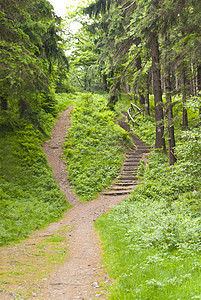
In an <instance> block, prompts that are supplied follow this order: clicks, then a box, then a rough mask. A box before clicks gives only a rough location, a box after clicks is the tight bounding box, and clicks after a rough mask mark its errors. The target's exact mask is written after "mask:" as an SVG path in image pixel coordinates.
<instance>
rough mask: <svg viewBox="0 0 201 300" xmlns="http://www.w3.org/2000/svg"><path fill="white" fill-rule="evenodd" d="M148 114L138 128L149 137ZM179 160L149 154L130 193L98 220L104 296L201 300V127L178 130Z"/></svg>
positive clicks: (109, 297) (157, 154)
mask: <svg viewBox="0 0 201 300" xmlns="http://www.w3.org/2000/svg"><path fill="white" fill-rule="evenodd" d="M151 122H152V120H151V118H148V119H147V120H146V122H145V124H144V125H143V126H144V127H143V126H141V127H140V128H138V129H137V130H135V132H136V131H140V130H141V135H142V136H143V135H144V134H145V136H146V138H147V140H148V141H149V142H151V141H152V140H153V139H152V136H154V126H153V125H151V126H150V124H151ZM176 136H177V137H179V141H178V140H177V148H176V154H177V157H178V162H177V163H176V164H175V165H174V166H172V167H170V166H169V164H168V159H167V157H166V156H165V155H163V154H160V153H152V154H151V155H150V156H149V162H148V164H147V165H146V167H145V169H144V170H143V172H140V176H141V177H142V176H143V181H142V182H141V184H139V185H138V186H137V187H136V188H135V190H134V191H133V193H132V194H131V196H130V197H129V198H127V199H126V200H125V201H124V202H122V203H121V204H120V205H118V206H117V207H116V208H115V209H114V210H113V211H112V212H111V213H109V214H107V215H105V216H103V217H101V218H100V219H99V220H98V221H97V222H96V224H95V225H96V227H97V228H98V229H99V230H100V235H101V237H102V240H103V245H104V250H105V261H106V264H107V267H108V271H109V275H110V276H111V277H112V278H115V280H116V283H115V284H113V285H111V286H110V287H108V289H109V292H110V293H109V296H108V299H115V300H116V299H126V300H130V299H142V300H145V299H146V300H148V299H175V300H176V299H182V300H183V299H186V300H187V299H201V286H200V281H201V260H200V253H201V231H200V228H201V202H200V200H201V180H200V174H201V158H200V153H201V129H200V128H194V129H191V130H186V131H177V132H176Z"/></svg>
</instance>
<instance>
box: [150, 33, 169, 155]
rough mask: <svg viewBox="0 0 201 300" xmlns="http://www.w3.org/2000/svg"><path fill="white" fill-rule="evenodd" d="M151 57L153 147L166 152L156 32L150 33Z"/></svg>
mask: <svg viewBox="0 0 201 300" xmlns="http://www.w3.org/2000/svg"><path fill="white" fill-rule="evenodd" d="M150 42H151V57H152V77H153V94H154V103H155V120H156V142H155V147H156V148H157V149H162V150H163V152H166V146H165V138H164V116H163V107H162V89H161V75H160V59H159V45H158V36H157V33H156V32H151V36H150Z"/></svg>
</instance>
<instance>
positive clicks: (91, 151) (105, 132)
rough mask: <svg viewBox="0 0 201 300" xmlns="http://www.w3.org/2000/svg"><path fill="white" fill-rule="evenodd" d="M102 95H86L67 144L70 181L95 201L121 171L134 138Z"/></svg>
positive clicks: (73, 123)
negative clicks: (117, 122)
mask: <svg viewBox="0 0 201 300" xmlns="http://www.w3.org/2000/svg"><path fill="white" fill-rule="evenodd" d="M114 119H115V114H114V113H113V112H111V111H110V110H108V108H107V100H106V99H105V98H103V97H102V96H101V97H100V96H98V95H93V96H92V95H90V94H85V95H82V100H81V101H80V102H79V103H78V104H77V105H76V106H75V108H74V110H73V112H72V122H71V123H72V125H71V129H70V130H69V132H68V135H67V137H66V141H65V144H64V153H65V157H66V162H67V170H68V173H69V180H70V183H71V185H72V186H73V188H74V189H75V191H76V193H77V194H78V195H79V196H80V197H81V199H83V200H84V201H85V200H91V199H93V198H94V197H95V196H96V195H97V194H98V192H100V191H102V190H103V188H104V187H106V186H108V185H109V184H110V182H111V180H112V179H113V178H114V177H116V175H117V174H118V173H119V170H120V168H121V165H122V163H123V159H124V157H123V153H124V149H125V146H126V145H130V143H131V142H130V138H129V136H128V133H126V132H125V131H124V130H123V129H122V128H120V127H119V126H118V125H116V124H115V123H114Z"/></svg>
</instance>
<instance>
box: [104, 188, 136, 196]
mask: <svg viewBox="0 0 201 300" xmlns="http://www.w3.org/2000/svg"><path fill="white" fill-rule="evenodd" d="M132 191H133V189H130V190H121V191H108V192H103V195H106V196H117V195H128V194H130V193H132Z"/></svg>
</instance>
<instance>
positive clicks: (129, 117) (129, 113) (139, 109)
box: [127, 102, 144, 126]
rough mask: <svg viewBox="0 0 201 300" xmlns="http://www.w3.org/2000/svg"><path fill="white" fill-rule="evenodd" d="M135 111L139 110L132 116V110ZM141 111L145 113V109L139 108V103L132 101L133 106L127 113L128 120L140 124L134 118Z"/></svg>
mask: <svg viewBox="0 0 201 300" xmlns="http://www.w3.org/2000/svg"><path fill="white" fill-rule="evenodd" d="M135 111H137V112H136V113H135V115H134V116H132V112H135ZM141 113H143V115H144V109H141V108H139V107H138V106H137V105H135V104H133V103H132V102H131V107H130V108H129V109H128V112H127V114H128V121H130V120H131V121H132V123H133V125H137V126H139V124H137V122H136V121H135V120H134V118H135V117H136V116H137V115H140V114H141Z"/></svg>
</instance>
